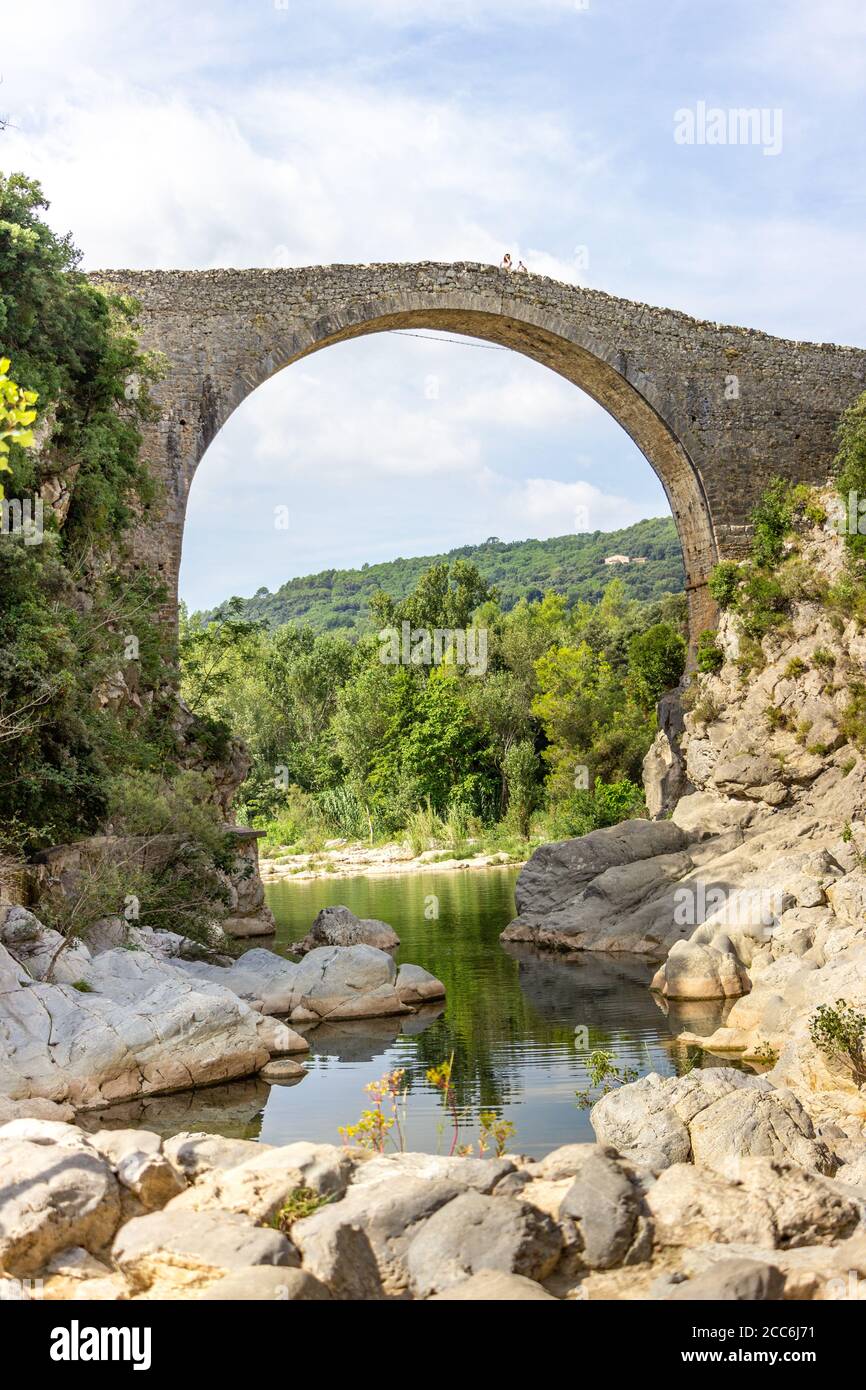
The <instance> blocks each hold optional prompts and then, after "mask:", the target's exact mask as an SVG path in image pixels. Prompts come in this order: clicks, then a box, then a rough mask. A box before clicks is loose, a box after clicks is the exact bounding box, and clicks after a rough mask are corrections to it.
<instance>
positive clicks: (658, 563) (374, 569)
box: [203, 517, 685, 634]
mask: <svg viewBox="0 0 866 1390" xmlns="http://www.w3.org/2000/svg"><path fill="white" fill-rule="evenodd" d="M609 555H628V556H630V557H641V558H643V559H644V560H645V561H646V563H645V564H633V563H632V564H628V565H606V564H605V563H604V560H605V556H609ZM457 559H465V560H469V561H471V562H472V563H473V564H475V565H477V566H478V569H479V570H480V572H481V574H483V576H484V578H485V579H487V580H488V581H489V582H490V583H491V584H495V586H496V588H497V590H498V592H499V597H500V602H501V604H502V607H503V608H504V609H505V610H506V611H507V610H509V609H511V608H513V607H514V605H515V604H516V603H517V602H518V601H519V600H520V599H521V598H526V599H539V598H541V596H542V595H543V594H544V593H545V592H546V591H547V590H550V589H553V590H555V591H556V592H557V593H562V594H565V595H566V596H567V598H568V600H569V606H571V605H573V604H575V603H577V602H578V601H579V600H580V599H589V600H596V599H599V598H600V597H601V594H602V592H603V590H604V587H605V585H606V584H608V583H609V582H610V580H611V579H612V578H617V579H622V581H623V583H624V584H625V586H626V589H627V591H628V593H629V595H630V596H631V597H633V598H639V599H655V598H659V597H660V596H661V595H662V594H665V593H679V592H681V590H682V588H683V583H684V578H685V577H684V572H683V560H682V551H681V549H680V543H679V538H678V536H677V532H676V527H675V525H674V521H673V517H654V518H652V519H650V520H648V521H639V522H637V523H636V524H635V525H634V526H629V527H627V528H626V529H625V530H622V531H590V532H585V533H582V534H581V535H577V536H555V537H553V538H552V539H551V540H547V541H534V540H528V541H500V540H499V539H498V538H497V537H495V536H492V537H490V538H489V539H488V540H486V541H484V543H483V544H482V545H463V546H460V547H459V548H458V549H456V550H449V551H448V552H447V554H445V555H423V556H416V557H415V558H413V559H409V560H406V559H402V558H401V559H397V560H388V561H386V562H384V563H382V564H378V565H364V566H363V567H362V568H361V569H353V570H337V569H330V570H322V572H321V573H320V574H311V575H304V576H302V577H301V578H298V579H289V580H288V581H287V582H286V583H285V584H283V585H282V586H281V587H280V588H279V589H277V590H275V591H274V592H273V593H271V592H270V590H268V589H266V588H262V589H259V590H258V592H257V593H256V594H254V595H253V597H252V598H249V599H244V600H243V601H242V604H243V607H242V612H243V616H244V617H245V618H248V619H262V620H264V621H265V622H267V624H268V626H269V627H272V628H275V627H280V626H281V625H282V624H283V623H291V622H294V623H305V624H308V625H309V626H310V627H312V628H314V629H315V630H316V631H317V632H324V631H333V630H335V629H341V628H342V629H345V630H346V631H347V632H349V633H353V634H357V633H360V632H362V631H364V630H366V629H368V628H369V625H370V622H369V602H370V598H371V596H372V595H373V594H374V593H375V592H376V590H377V589H384V590H385V591H386V593H389V594H391V595H392V596H393V597H394V598H396V599H403V598H405V597H406V596H407V594H409V593H411V591H412V590H413V588H414V587H415V585H416V584H417V582H418V579H419V578H420V576H421V575H422V574H423V573H424V571H425V570H426V569H429V567H430V566H431V565H432V564H435V563H436V562H437V561H441V560H449V561H451V560H457ZM218 612H219V609H214V610H212V612H211V613H209V614H205V615H203V616H205V617H214V616H216V614H217V613H218Z"/></svg>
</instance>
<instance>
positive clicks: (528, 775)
mask: <svg viewBox="0 0 866 1390" xmlns="http://www.w3.org/2000/svg"><path fill="white" fill-rule="evenodd" d="M504 770H505V777H506V781H507V783H508V814H509V816H510V818H511V820H512V821H513V823H514V827H515V829H516V830H517V833H518V835H520V836H521V837H522V838H523V839H524V840H525V839H527V838H528V836H529V827H530V821H531V819H532V812H533V811H534V809H535V806H536V804H537V801H538V758H537V757H536V753H535V749H534V748H533V746H532V743H531V741H530V740H529V739H522V740H521V742H520V743H513V744H512V745H511V747H510V748H509V749H508V752H507V753H506V755H505V759H504Z"/></svg>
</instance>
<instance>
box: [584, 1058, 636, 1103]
mask: <svg viewBox="0 0 866 1390" xmlns="http://www.w3.org/2000/svg"><path fill="white" fill-rule="evenodd" d="M586 1066H587V1071H588V1072H589V1085H588V1086H587V1088H586V1089H585V1090H583V1091H576V1092H575V1095H576V1096H577V1103H578V1105H579V1106H580V1108H581V1110H589V1109H590V1108H591V1107H592V1106H593V1105H595V1103H596V1101H599V1100H601V1099H602V1097H604V1096H607V1095H609V1094H610V1092H611V1091H618V1090H619V1088H620V1087H621V1086H628V1085H630V1083H631V1082H632V1081H637V1079H638V1076H639V1075H640V1073H639V1072H638V1071H637V1070H636V1068H634V1067H618V1066H617V1065H616V1064H615V1062H614V1060H613V1053H612V1052H605V1051H604V1049H603V1048H597V1049H596V1050H595V1051H594V1052H590V1054H589V1058H588V1060H587V1064H586ZM599 1087H600V1088H601V1094H600V1095H598V1096H593V1095H592V1094H591V1092H592V1091H594V1090H596V1089H598V1088H599Z"/></svg>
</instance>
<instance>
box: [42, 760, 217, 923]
mask: <svg viewBox="0 0 866 1390" xmlns="http://www.w3.org/2000/svg"><path fill="white" fill-rule="evenodd" d="M108 810H109V815H110V817H111V825H112V829H113V830H114V831H115V832H116V833H117V834H118V835H120V836H123V837H125V838H123V839H121V840H119V841H118V845H117V848H116V849H115V850H114V851H113V852H110V853H99V854H96V855H95V856H94V857H93V859H92V862H91V861H88V860H87V859H86V858H85V862H83V863H82V866H81V869H80V871H79V872H78V874H77V876H76V877H75V879H74V882H73V883H72V884H71V886H70V887H69V889H68V891H63V892H54V893H49V895H48V896H47V897H46V898H45V899H44V900H43V901H41V902H40V907H39V911H40V916H41V918H42V920H43V921H44V922H45V925H46V926H50V927H52V928H53V929H54V930H55V931H58V932H60V933H61V935H62V936H63V937H64V939H65V940H67V941H71V940H74V939H76V938H78V937H80V936H82V935H84V934H85V933H86V932H87V931H88V930H89V929H90V928H91V927H93V926H94V925H95V924H96V923H97V922H101V921H104V920H105V919H106V918H121V919H124V920H125V921H126V922H127V923H128V924H129V925H135V926H142V927H153V928H160V929H163V930H171V931H176V932H179V933H180V934H181V935H183V936H187V937H189V938H190V939H191V940H194V941H199V942H201V943H202V944H207V943H208V942H209V941H210V934H211V928H212V926H213V924H214V923H216V922H218V921H219V920H220V919H221V918H222V917H224V916H226V914H227V911H228V908H229V904H230V893H229V889H228V885H227V883H226V879H225V875H226V874H227V873H228V872H230V871H232V870H235V871H236V869H237V865H236V863H235V847H234V839H233V837H232V836H231V835H230V834H228V833H227V832H226V829H225V827H224V825H223V824H222V821H221V818H220V816H219V814H218V812H217V811H216V809H215V807H214V805H213V787H212V786H211V785H210V783H209V779H208V778H207V777H206V776H205V775H204V774H201V773H193V772H182V773H180V774H178V775H177V776H175V777H173V778H171V779H165V778H160V777H159V776H157V774H154V773H148V772H138V773H133V772H126V773H124V774H123V775H118V776H116V777H115V778H114V779H112V781H111V782H110V783H109V786H108Z"/></svg>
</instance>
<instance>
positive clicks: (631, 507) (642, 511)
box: [503, 478, 647, 539]
mask: <svg viewBox="0 0 866 1390" xmlns="http://www.w3.org/2000/svg"><path fill="white" fill-rule="evenodd" d="M503 511H504V513H505V515H506V516H507V517H510V518H511V519H512V521H513V522H514V523H517V522H520V523H521V525H522V526H523V527H524V532H525V533H528V534H529V535H532V536H536V537H539V538H541V539H544V538H547V537H549V536H564V535H570V534H571V533H572V532H577V531H615V530H619V529H620V528H622V527H624V526H631V524H632V522H635V521H640V519H641V517H644V516H646V514H647V513H646V508H645V506H643V505H641V503H640V502H635V501H633V500H629V499H628V498H626V497H620V496H617V495H616V494H615V493H609V492H604V491H602V489H601V488H598V487H595V486H594V485H593V484H592V483H587V482H573V483H568V482H562V481H559V480H557V479H552V478H527V479H526V481H525V482H523V483H521V484H520V485H519V486H517V487H511V488H510V489H509V490H508V492H507V494H506V497H505V505H504V507H503ZM521 534H523V533H521Z"/></svg>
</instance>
